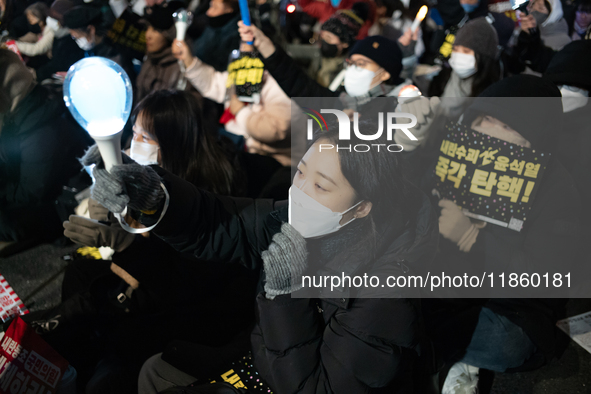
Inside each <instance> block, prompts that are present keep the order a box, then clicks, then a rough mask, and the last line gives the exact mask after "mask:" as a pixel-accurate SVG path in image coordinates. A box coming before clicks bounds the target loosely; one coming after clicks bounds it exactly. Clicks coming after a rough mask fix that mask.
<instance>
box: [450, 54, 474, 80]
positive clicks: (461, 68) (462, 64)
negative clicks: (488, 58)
mask: <svg viewBox="0 0 591 394" xmlns="http://www.w3.org/2000/svg"><path fill="white" fill-rule="evenodd" d="M449 65H450V66H451V68H452V69H453V70H454V72H455V73H456V74H458V76H459V77H460V78H462V79H465V78H468V77H470V76H472V75H474V74H476V58H475V57H474V55H468V54H466V53H459V52H452V53H451V57H450V58H449Z"/></svg>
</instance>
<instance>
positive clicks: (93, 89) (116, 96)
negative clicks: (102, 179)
mask: <svg viewBox="0 0 591 394" xmlns="http://www.w3.org/2000/svg"><path fill="white" fill-rule="evenodd" d="M132 100H133V92H132V88H131V81H130V80H129V77H128V76H127V73H126V72H125V71H123V69H122V68H121V66H119V65H118V64H117V63H115V62H114V61H112V60H110V59H106V58H104V57H97V56H94V57H87V58H84V59H82V60H80V61H78V62H76V63H75V64H74V65H73V66H72V67H70V69H69V70H68V73H67V74H66V79H65V80H64V101H65V103H66V107H68V109H69V110H70V112H71V113H72V116H74V119H76V121H77V122H78V123H79V124H80V126H82V127H83V128H84V129H85V130H86V131H87V132H88V134H90V136H91V137H92V139H94V140H95V141H96V144H97V146H98V148H99V151H100V153H101V156H102V158H103V162H104V163H105V168H106V169H107V171H110V170H111V167H113V165H115V164H122V163H123V162H122V159H121V133H122V131H123V126H125V123H126V122H127V119H128V118H129V114H130V113H131V102H132Z"/></svg>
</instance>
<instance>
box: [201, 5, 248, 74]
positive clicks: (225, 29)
mask: <svg viewBox="0 0 591 394" xmlns="http://www.w3.org/2000/svg"><path fill="white" fill-rule="evenodd" d="M239 20H240V14H238V15H236V17H235V18H234V19H232V20H230V21H229V22H228V23H226V24H225V25H223V26H220V27H211V26H207V27H206V28H205V30H204V31H203V33H202V34H201V36H200V37H199V38H198V39H197V40H195V42H194V43H193V54H194V55H195V56H196V57H198V58H199V59H201V60H202V61H203V62H204V63H205V64H209V65H210V66H212V67H213V68H215V69H216V71H226V69H227V68H228V60H229V59H230V54H231V53H232V51H233V50H235V49H238V48H239V47H240V35H239V34H238V28H237V25H236V24H237V23H238V21H239Z"/></svg>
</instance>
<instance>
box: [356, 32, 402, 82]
mask: <svg viewBox="0 0 591 394" xmlns="http://www.w3.org/2000/svg"><path fill="white" fill-rule="evenodd" d="M355 54H359V55H363V56H367V57H368V58H370V59H371V60H373V61H374V62H376V63H377V64H378V65H379V66H380V67H382V68H383V69H384V70H386V71H388V72H389V73H390V77H391V78H393V79H394V83H400V82H401V81H402V80H401V79H400V72H401V71H402V51H401V50H400V47H399V46H398V44H397V43H396V42H394V41H392V40H389V39H387V38H386V37H382V36H371V37H366V38H364V39H363V40H361V41H357V42H356V43H355V45H353V48H351V51H350V52H349V56H352V55H355Z"/></svg>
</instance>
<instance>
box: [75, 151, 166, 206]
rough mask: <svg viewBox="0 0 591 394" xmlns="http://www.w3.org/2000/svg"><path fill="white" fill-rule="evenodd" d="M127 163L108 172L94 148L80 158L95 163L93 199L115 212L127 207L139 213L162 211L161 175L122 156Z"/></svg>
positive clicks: (87, 163) (90, 163) (87, 164)
mask: <svg viewBox="0 0 591 394" xmlns="http://www.w3.org/2000/svg"><path fill="white" fill-rule="evenodd" d="M122 156H123V164H118V165H114V166H113V167H112V168H111V172H108V171H107V170H105V168H104V165H103V160H102V158H101V155H100V153H99V150H98V147H97V146H96V145H93V146H91V147H90V149H89V150H88V151H87V152H86V153H85V154H84V157H82V159H80V162H81V163H82V165H84V166H89V165H92V164H95V167H94V170H93V171H92V175H93V176H94V183H93V185H92V187H91V189H90V193H91V196H92V198H93V199H95V200H96V201H97V202H98V203H100V204H101V205H102V206H104V207H105V208H107V209H108V210H109V211H111V212H113V213H121V212H123V210H124V209H125V207H126V206H129V207H130V208H132V209H134V210H136V211H150V210H154V209H157V208H158V205H159V203H160V202H161V201H162V200H163V198H164V191H163V190H162V188H161V187H160V182H161V180H160V176H159V175H158V174H157V173H156V171H154V170H153V169H152V168H150V167H148V166H142V165H140V164H138V163H136V162H135V161H134V160H133V159H132V158H130V157H129V156H127V155H126V154H124V153H122Z"/></svg>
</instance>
